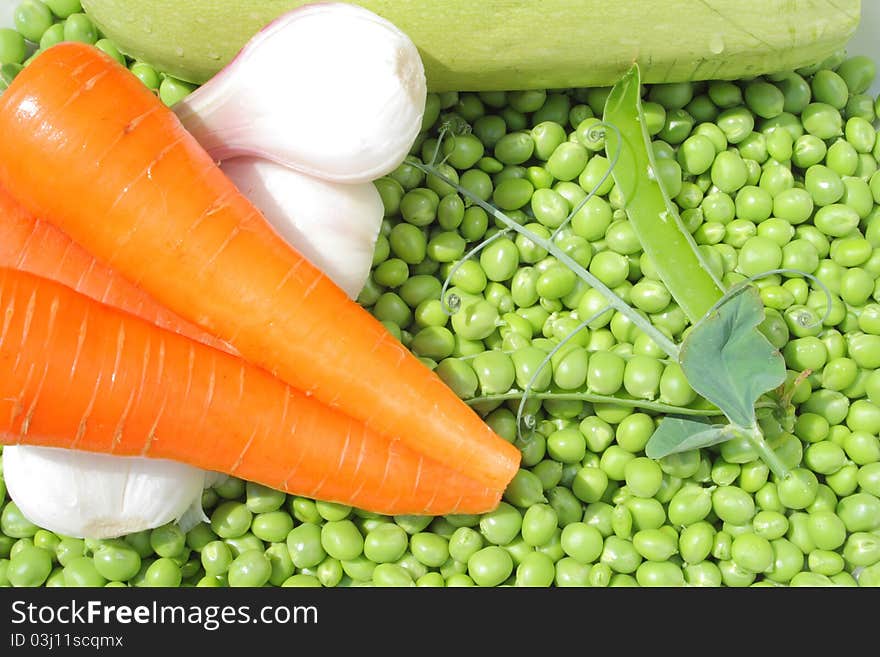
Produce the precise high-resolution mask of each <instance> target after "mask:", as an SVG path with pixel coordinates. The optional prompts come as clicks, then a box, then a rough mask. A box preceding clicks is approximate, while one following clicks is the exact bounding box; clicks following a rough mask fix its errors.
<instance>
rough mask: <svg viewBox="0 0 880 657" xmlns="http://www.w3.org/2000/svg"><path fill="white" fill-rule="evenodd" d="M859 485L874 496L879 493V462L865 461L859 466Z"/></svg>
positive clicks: (862, 489)
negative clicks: (865, 462)
mask: <svg viewBox="0 0 880 657" xmlns="http://www.w3.org/2000/svg"><path fill="white" fill-rule="evenodd" d="M858 482H859V487H860V489H861V491H862V492H865V493H869V494H871V495H873V496H875V497H877V495H878V494H880V463H867V464H865V465H863V466H862V467H860V468H859V472H858Z"/></svg>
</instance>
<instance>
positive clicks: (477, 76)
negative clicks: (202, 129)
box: [82, 0, 861, 91]
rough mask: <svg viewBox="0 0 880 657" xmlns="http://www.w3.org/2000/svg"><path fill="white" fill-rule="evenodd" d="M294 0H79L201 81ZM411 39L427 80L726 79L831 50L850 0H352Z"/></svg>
mask: <svg viewBox="0 0 880 657" xmlns="http://www.w3.org/2000/svg"><path fill="white" fill-rule="evenodd" d="M302 4H305V2H303V1H301V0H241V1H239V2H230V1H229V0H188V1H187V2H181V1H180V0H152V1H151V2H142V1H141V0H82V5H83V7H84V8H85V10H86V12H87V13H88V14H89V15H90V16H91V17H92V19H93V20H94V21H95V23H96V24H97V25H98V27H99V28H100V30H101V31H102V32H103V33H104V34H105V35H106V36H108V37H109V38H110V39H112V40H113V41H114V43H116V44H117V46H118V47H119V49H120V50H121V51H122V52H124V53H125V54H127V55H129V56H131V57H134V58H137V59H140V60H143V61H146V62H148V63H150V64H152V65H153V66H155V67H157V68H158V69H160V70H162V71H165V72H168V73H169V74H171V75H174V76H176V77H179V78H181V79H183V80H187V81H189V82H196V83H202V82H204V81H205V80H207V79H208V78H209V77H211V76H212V75H213V74H214V73H216V72H217V71H218V70H220V68H222V67H223V65H224V64H225V63H226V62H228V61H229V60H230V59H231V58H232V57H233V56H234V55H235V53H236V52H238V50H239V49H240V48H241V47H242V46H243V45H244V44H245V42H246V41H247V40H248V39H249V38H250V37H251V36H252V35H253V34H254V33H255V32H257V31H258V30H259V29H260V28H261V27H262V26H264V25H265V24H266V23H268V22H269V21H270V20H272V19H273V18H275V17H276V16H278V15H279V14H281V13H283V12H285V11H287V10H288V9H291V8H293V7H296V6H299V5H302ZM357 4H360V5H362V6H364V7H366V8H368V9H370V10H372V11H374V12H376V13H377V14H380V15H381V16H384V17H385V18H387V19H388V20H390V21H391V22H392V23H394V24H395V25H397V26H398V27H400V28H401V29H402V30H403V31H404V32H406V33H407V34H408V35H409V36H410V38H412V40H413V41H414V42H415V44H416V45H417V46H418V47H419V50H420V52H421V54H422V59H423V61H424V63H425V70H426V74H427V78H428V84H429V88H430V89H431V90H432V91H468V90H486V91H488V90H504V89H536V88H537V89H541V88H563V87H585V86H607V85H611V84H613V83H614V82H615V81H616V80H617V79H618V78H619V77H620V76H621V75H623V74H624V73H625V72H626V71H627V70H628V69H629V68H630V66H631V65H632V64H633V62H635V61H637V62H638V63H639V65H640V67H641V69H642V72H643V74H644V76H643V79H644V81H645V82H649V83H655V82H680V81H684V80H706V79H736V78H743V77H751V76H755V75H760V74H764V73H772V72H776V71H784V70H791V69H795V68H799V67H802V66H806V65H808V64H812V63H815V62H818V61H820V60H823V59H825V58H826V57H829V56H831V55H832V54H833V53H834V52H835V51H837V50H839V49H841V48H843V47H844V46H845V45H846V42H847V41H848V39H849V37H850V36H851V35H852V34H853V32H855V29H856V27H857V26H858V23H859V18H860V11H861V4H860V0H798V1H796V2H795V1H792V0H479V1H477V0H443V1H437V0H362V1H360V2H358V3H357Z"/></svg>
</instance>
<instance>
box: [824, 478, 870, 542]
mask: <svg viewBox="0 0 880 657" xmlns="http://www.w3.org/2000/svg"><path fill="white" fill-rule="evenodd" d="M829 485H830V484H829ZM836 513H837V516H838V517H839V518H840V520H841V521H842V522H843V524H844V525H845V526H846V529H847V530H848V531H850V532H871V531H874V530H875V529H877V528H878V527H880V515H878V514H880V499H878V498H877V497H876V496H874V495H871V494H870V493H855V494H852V495H848V496H846V497H843V499H841V500H840V502H839V503H838V504H837V509H836Z"/></svg>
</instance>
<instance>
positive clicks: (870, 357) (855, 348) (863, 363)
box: [847, 333, 880, 370]
mask: <svg viewBox="0 0 880 657" xmlns="http://www.w3.org/2000/svg"><path fill="white" fill-rule="evenodd" d="M847 350H848V352H849V357H850V358H852V359H853V360H854V361H855V363H856V365H858V366H859V367H861V368H863V369H868V370H873V369H877V368H878V367H880V336H876V335H870V334H865V333H862V334H859V333H852V334H849V335H847Z"/></svg>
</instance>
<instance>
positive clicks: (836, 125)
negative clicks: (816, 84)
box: [801, 99, 846, 140]
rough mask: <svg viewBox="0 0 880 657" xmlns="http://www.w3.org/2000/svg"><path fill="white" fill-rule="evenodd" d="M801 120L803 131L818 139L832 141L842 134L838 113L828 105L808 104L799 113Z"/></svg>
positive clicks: (841, 122) (819, 103) (841, 124)
mask: <svg viewBox="0 0 880 657" xmlns="http://www.w3.org/2000/svg"><path fill="white" fill-rule="evenodd" d="M837 102H839V99H838V100H837ZM845 103H846V101H845V100H844V104H845ZM801 120H802V122H803V126H804V129H805V130H806V131H807V132H808V133H810V134H811V135H814V136H816V137H818V138H819V139H825V140H828V139H833V138H834V137H838V136H840V135H841V134H843V119H842V118H841V116H840V112H838V111H837V109H836V108H835V107H833V106H832V105H829V104H828V103H823V102H813V103H810V104H809V105H807V106H806V107H805V108H804V111H803V112H802V113H801Z"/></svg>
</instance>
